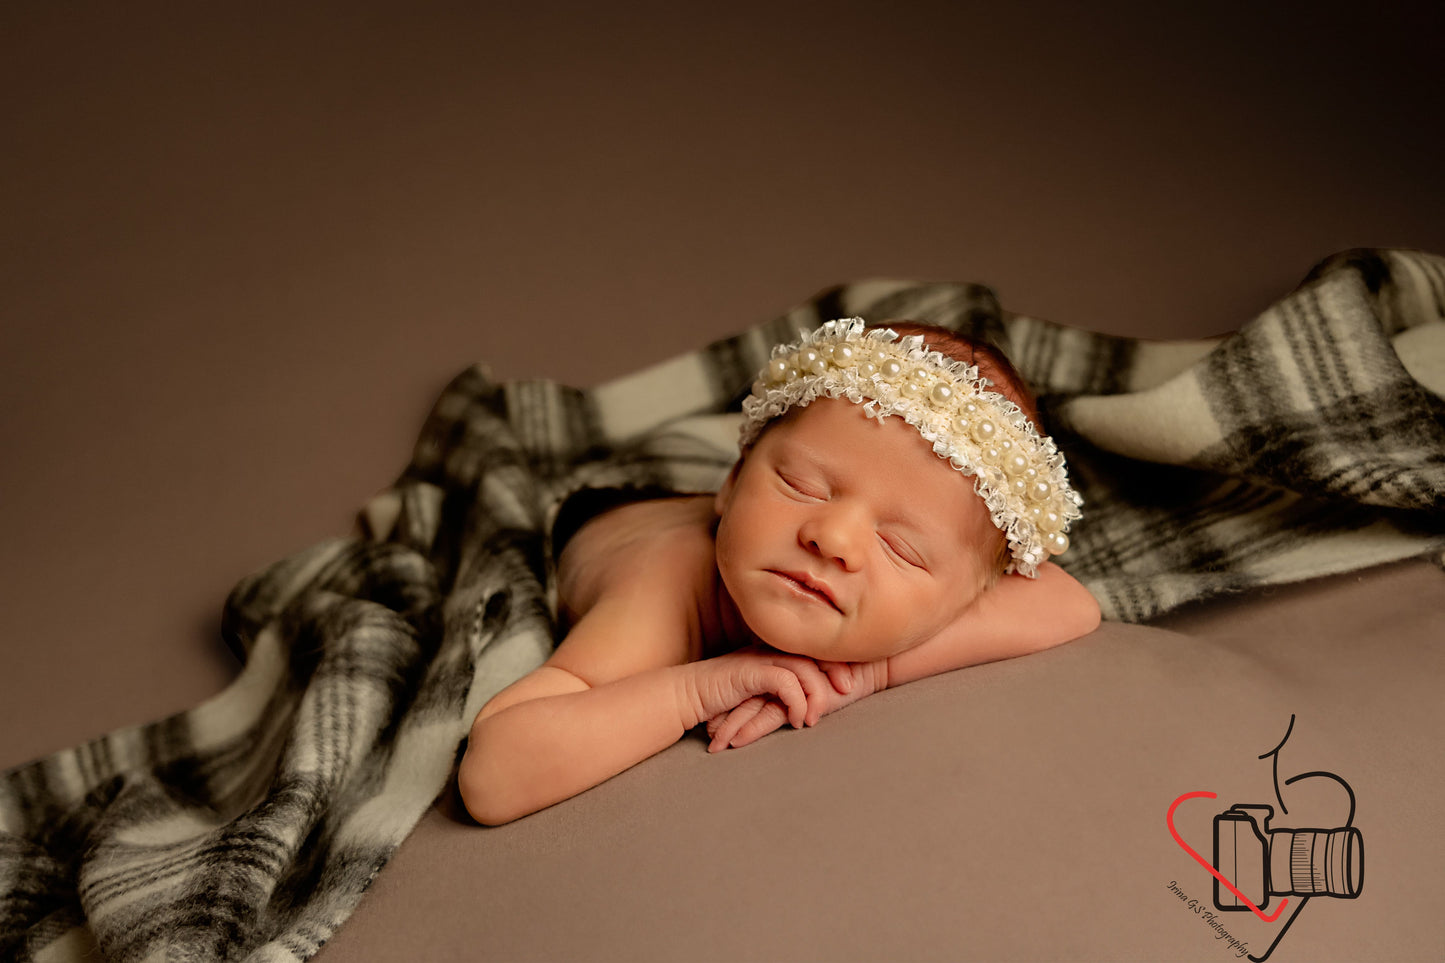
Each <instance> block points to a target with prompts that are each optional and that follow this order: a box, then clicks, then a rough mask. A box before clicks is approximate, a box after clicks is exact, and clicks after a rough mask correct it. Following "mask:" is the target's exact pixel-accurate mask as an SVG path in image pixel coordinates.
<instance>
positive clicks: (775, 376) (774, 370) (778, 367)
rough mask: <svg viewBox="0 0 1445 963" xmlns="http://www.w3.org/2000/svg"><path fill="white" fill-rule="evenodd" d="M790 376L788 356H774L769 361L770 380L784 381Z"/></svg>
mask: <svg viewBox="0 0 1445 963" xmlns="http://www.w3.org/2000/svg"><path fill="white" fill-rule="evenodd" d="M787 377H788V362H787V359H786V358H774V359H773V360H772V361H769V362H768V380H769V381H773V382H778V381H783V380H785V379H786V378H787Z"/></svg>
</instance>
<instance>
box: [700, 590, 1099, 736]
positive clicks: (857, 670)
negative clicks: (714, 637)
mask: <svg viewBox="0 0 1445 963" xmlns="http://www.w3.org/2000/svg"><path fill="white" fill-rule="evenodd" d="M1098 627H1099V603H1098V602H1097V601H1096V600H1095V599H1094V597H1093V596H1092V595H1090V594H1089V591H1088V589H1086V588H1084V587H1083V586H1082V585H1080V584H1079V582H1078V581H1077V580H1076V579H1074V578H1073V576H1071V575H1069V574H1068V573H1067V572H1065V571H1064V570H1063V569H1061V568H1059V567H1058V566H1057V565H1055V564H1054V563H1052V562H1047V563H1045V564H1043V565H1041V566H1039V570H1038V577H1037V578H1032V579H1029V578H1024V577H1022V576H1018V575H1005V576H1003V577H1002V578H1000V579H999V581H998V582H997V583H996V584H995V585H994V586H993V587H992V588H990V589H988V590H987V591H985V592H983V593H982V594H980V595H979V597H978V599H977V600H976V601H975V602H974V603H973V604H972V605H970V606H969V607H968V608H967V609H966V610H964V613H963V615H962V616H960V617H959V618H958V619H957V620H956V621H955V622H953V623H951V624H950V625H948V626H947V627H945V628H944V630H943V631H942V632H940V633H939V634H937V635H935V636H934V637H933V638H931V639H928V640H927V641H925V642H923V643H921V644H919V645H916V646H914V647H913V648H911V649H906V650H904V651H903V652H900V653H898V654H896V655H892V656H889V657H888V658H886V659H878V660H876V661H873V662H851V663H839V662H820V663H818V664H819V666H820V667H822V668H823V669H824V670H825V671H826V672H827V673H828V676H829V677H830V678H831V679H832V681H833V684H834V690H823V691H822V692H821V693H820V696H819V698H817V699H814V700H813V701H812V702H810V706H811V709H810V712H809V722H810V723H811V722H813V721H816V716H818V715H822V714H825V713H828V712H834V711H836V710H838V709H841V708H842V707H843V706H846V705H849V704H850V703H853V702H857V701H858V700H859V699H861V698H863V697H864V696H867V695H870V694H872V693H874V692H878V691H881V690H883V689H886V688H888V687H890V686H899V685H903V684H904V683H907V682H913V681H916V680H918V679H923V678H927V677H928V676H931V675H938V674H939V673H940V672H948V671H951V670H953V669H961V668H964V667H966V666H970V665H979V664H981V663H984V662H997V661H999V660H1001V659H1011V658H1014V657H1015V656H1020V655H1028V654H1029V653H1031V652H1040V651H1043V650H1044V649H1049V648H1052V647H1054V646H1056V645H1061V644H1063V643H1065V642H1070V641H1072V640H1074V639H1077V638H1079V637H1080V636H1083V635H1088V634H1089V633H1090V632H1092V631H1094V629H1096V628H1098ZM782 723H783V712H782V706H780V705H779V704H777V703H775V702H773V701H772V700H770V699H768V698H766V697H764V696H758V697H754V698H752V699H749V700H748V701H746V702H744V703H743V704H741V705H740V706H738V708H737V709H734V710H732V711H730V712H727V713H724V714H723V715H721V716H717V717H714V718H713V719H712V720H710V721H709V723H708V734H709V735H711V736H712V744H711V746H710V747H709V748H710V749H711V750H713V751H717V750H719V749H725V748H729V747H734V748H736V747H741V746H745V745H747V744H749V743H751V742H755V741H756V740H758V739H760V738H762V737H763V736H765V735H767V734H768V733H769V732H772V731H773V730H775V729H777V728H778V727H779V726H781V725H782Z"/></svg>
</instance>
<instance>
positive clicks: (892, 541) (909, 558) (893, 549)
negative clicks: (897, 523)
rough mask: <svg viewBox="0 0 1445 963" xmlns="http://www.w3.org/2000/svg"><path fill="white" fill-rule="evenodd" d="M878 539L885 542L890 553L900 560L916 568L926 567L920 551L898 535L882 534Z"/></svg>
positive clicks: (884, 544)
mask: <svg viewBox="0 0 1445 963" xmlns="http://www.w3.org/2000/svg"><path fill="white" fill-rule="evenodd" d="M878 540H879V541H880V542H882V543H883V546H884V548H886V549H887V550H888V553H889V554H890V555H892V556H893V557H894V558H896V559H898V560H899V561H901V562H905V563H907V564H909V565H911V566H913V567H914V568H924V567H925V566H924V564H923V559H922V558H920V557H919V555H918V553H917V552H915V551H914V550H913V548H912V547H911V546H910V545H909V544H908V543H907V542H904V541H902V540H901V539H899V538H898V537H897V536H893V535H883V534H880V535H879V536H878Z"/></svg>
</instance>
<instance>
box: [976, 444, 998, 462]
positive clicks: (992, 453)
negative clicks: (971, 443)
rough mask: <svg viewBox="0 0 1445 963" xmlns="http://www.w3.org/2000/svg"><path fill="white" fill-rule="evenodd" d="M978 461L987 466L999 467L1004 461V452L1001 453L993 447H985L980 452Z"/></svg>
mask: <svg viewBox="0 0 1445 963" xmlns="http://www.w3.org/2000/svg"><path fill="white" fill-rule="evenodd" d="M978 460H979V461H981V462H983V463H984V464H985V465H997V464H998V463H999V462H1000V461H1002V460H1003V452H1001V451H999V450H998V449H997V448H995V447H994V446H993V445H984V446H983V447H982V448H980V449H979V450H978Z"/></svg>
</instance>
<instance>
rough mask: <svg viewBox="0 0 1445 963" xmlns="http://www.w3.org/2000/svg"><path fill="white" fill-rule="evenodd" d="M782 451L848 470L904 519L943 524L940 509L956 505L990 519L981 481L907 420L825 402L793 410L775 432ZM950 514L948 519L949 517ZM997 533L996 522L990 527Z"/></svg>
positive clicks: (858, 406)
mask: <svg viewBox="0 0 1445 963" xmlns="http://www.w3.org/2000/svg"><path fill="white" fill-rule="evenodd" d="M769 427H770V429H772V430H777V431H778V434H779V436H780V437H779V438H778V439H777V440H778V442H779V443H780V444H779V447H780V448H782V449H783V450H784V451H785V452H786V451H794V452H797V453H799V456H800V457H803V458H807V457H808V456H810V455H812V456H817V457H818V458H819V460H821V461H825V462H830V463H832V464H834V465H843V466H845V467H846V468H847V470H848V471H849V472H850V473H851V474H852V475H853V476H854V478H855V480H868V479H872V480H874V481H875V482H877V483H876V484H874V485H873V486H871V488H872V490H873V494H874V497H875V499H876V500H878V501H880V502H883V503H886V504H887V505H891V506H896V507H897V509H898V510H899V512H900V513H904V512H905V511H907V512H911V513H912V514H915V515H927V516H928V517H929V518H930V519H935V520H936V519H938V518H939V508H940V507H941V505H940V503H941V502H943V501H945V500H946V501H948V502H952V503H956V504H957V505H958V506H959V507H960V508H961V509H962V511H963V512H964V513H965V514H966V515H967V516H968V517H969V519H970V520H971V519H972V518H973V517H975V516H977V515H978V513H979V512H983V513H984V514H985V515H987V509H986V507H985V506H984V502H983V498H982V497H981V496H980V495H979V494H978V491H977V488H976V479H975V478H974V476H973V475H971V474H964V473H963V472H961V471H958V470H957V469H955V468H954V467H953V466H952V465H951V464H949V463H948V461H946V460H945V459H943V458H941V457H940V456H939V455H938V454H937V453H935V452H934V450H933V446H932V444H931V443H930V442H929V441H928V440H927V439H925V438H924V437H923V436H922V435H921V434H920V433H919V431H918V429H916V428H914V427H913V426H912V425H910V424H909V423H908V422H907V421H905V420H904V419H903V418H902V417H899V416H896V415H892V416H888V417H885V418H881V419H880V418H878V417H875V416H872V415H870V414H869V413H868V412H867V411H866V410H865V409H864V406H863V405H861V404H855V403H853V402H850V401H846V400H844V399H834V398H822V399H819V400H817V401H814V402H813V403H812V404H810V405H806V406H801V407H797V408H793V409H791V410H789V411H788V412H787V413H786V414H784V415H783V416H782V417H780V418H779V419H778V421H777V422H775V423H774V424H773V425H771V426H769ZM779 429H781V430H779ZM949 514H950V513H945V515H949ZM988 525H989V527H990V528H991V527H992V521H989V523H988Z"/></svg>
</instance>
